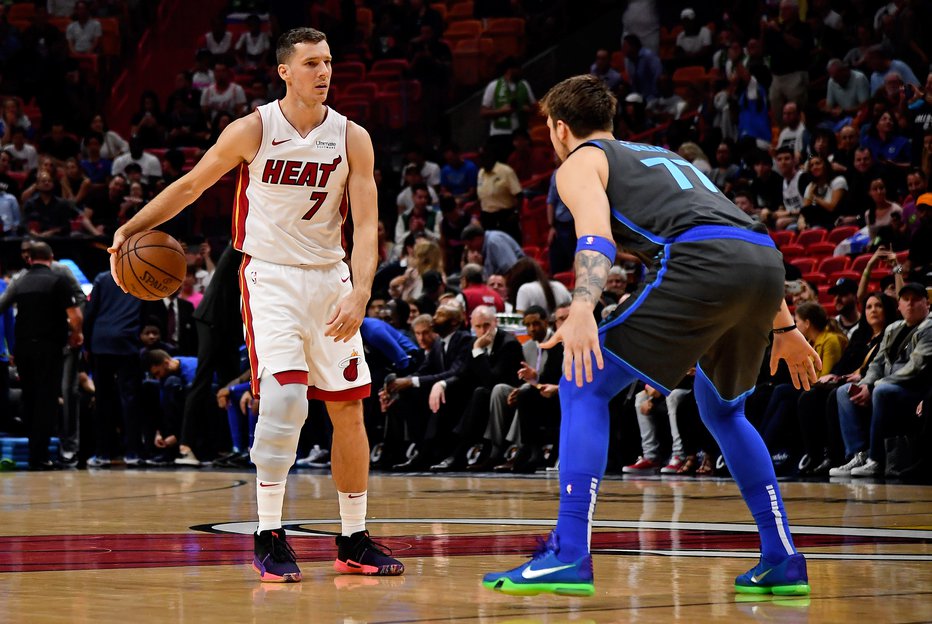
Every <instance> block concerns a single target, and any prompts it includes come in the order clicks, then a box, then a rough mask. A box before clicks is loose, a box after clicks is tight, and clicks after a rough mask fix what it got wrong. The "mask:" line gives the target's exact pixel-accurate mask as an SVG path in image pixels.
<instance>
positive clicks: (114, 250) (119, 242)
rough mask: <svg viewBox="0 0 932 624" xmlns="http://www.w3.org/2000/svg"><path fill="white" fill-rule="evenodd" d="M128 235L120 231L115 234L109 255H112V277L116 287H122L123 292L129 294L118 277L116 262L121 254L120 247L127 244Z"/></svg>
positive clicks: (108, 249)
mask: <svg viewBox="0 0 932 624" xmlns="http://www.w3.org/2000/svg"><path fill="white" fill-rule="evenodd" d="M126 238H127V237H126V235H125V234H123V232H121V231H120V230H117V231H116V232H114V233H113V242H112V243H111V244H110V247H108V248H107V253H109V254H110V275H111V276H112V277H113V281H114V282H116V285H117V286H119V287H120V289H121V290H122V291H123V292H129V291H127V290H126V288H125V287H124V286H123V284H122V283H121V282H120V278H119V277H118V276H117V270H116V261H117V256H118V255H119V254H120V247H122V246H123V243H124V242H126Z"/></svg>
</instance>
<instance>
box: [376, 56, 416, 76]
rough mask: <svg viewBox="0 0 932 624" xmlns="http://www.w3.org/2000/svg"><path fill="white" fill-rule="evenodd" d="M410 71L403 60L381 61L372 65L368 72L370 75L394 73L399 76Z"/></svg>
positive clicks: (406, 62)
mask: <svg viewBox="0 0 932 624" xmlns="http://www.w3.org/2000/svg"><path fill="white" fill-rule="evenodd" d="M408 69H410V67H409V65H408V61H405V60H403V59H382V60H379V61H376V62H375V63H373V64H372V67H371V68H370V71H371V72H372V73H379V72H381V73H396V74H398V75H399V76H400V75H402V74H405V73H407V72H408Z"/></svg>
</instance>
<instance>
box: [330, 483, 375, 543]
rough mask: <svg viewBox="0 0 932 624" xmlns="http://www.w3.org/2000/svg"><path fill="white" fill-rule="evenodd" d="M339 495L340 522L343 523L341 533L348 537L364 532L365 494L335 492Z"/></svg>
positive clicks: (366, 498) (366, 496)
mask: <svg viewBox="0 0 932 624" xmlns="http://www.w3.org/2000/svg"><path fill="white" fill-rule="evenodd" d="M337 493H338V494H339V495H340V520H341V521H342V523H343V526H342V530H341V533H342V534H343V535H344V536H346V537H349V536H350V535H352V534H353V533H359V532H360V531H365V530H366V507H367V500H368V495H367V493H366V492H352V493H350V492H337Z"/></svg>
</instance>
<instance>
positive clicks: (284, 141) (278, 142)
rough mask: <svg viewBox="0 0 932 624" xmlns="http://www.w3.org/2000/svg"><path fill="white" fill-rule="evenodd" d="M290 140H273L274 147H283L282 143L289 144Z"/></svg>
mask: <svg viewBox="0 0 932 624" xmlns="http://www.w3.org/2000/svg"><path fill="white" fill-rule="evenodd" d="M290 140H291V139H283V140H281V141H276V140H275V139H272V145H281V144H282V143H287V142H288V141H290Z"/></svg>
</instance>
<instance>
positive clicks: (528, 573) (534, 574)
mask: <svg viewBox="0 0 932 624" xmlns="http://www.w3.org/2000/svg"><path fill="white" fill-rule="evenodd" d="M572 567H573V564H572V563H571V564H569V565H565V566H555V567H553V568H541V569H540V570H532V569H531V568H530V567H527V568H524V570H522V571H521V577H522V578H526V579H529V580H530V579H536V578H539V577H541V576H546V575H547V574H553V573H554V572H559V571H560V570H565V569H567V568H572Z"/></svg>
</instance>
